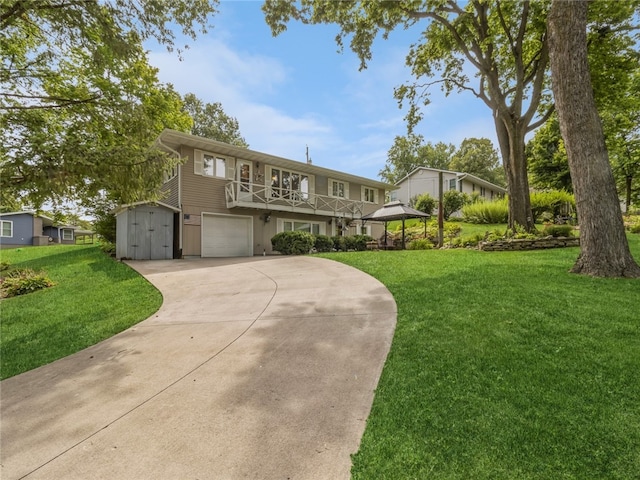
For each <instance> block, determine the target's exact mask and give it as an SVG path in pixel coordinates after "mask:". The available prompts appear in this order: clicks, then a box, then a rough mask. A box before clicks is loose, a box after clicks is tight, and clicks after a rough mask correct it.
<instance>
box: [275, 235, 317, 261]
mask: <svg viewBox="0 0 640 480" xmlns="http://www.w3.org/2000/svg"><path fill="white" fill-rule="evenodd" d="M313 244H314V238H313V235H311V234H310V233H308V232H299V231H288V232H280V233H277V234H275V235H274V236H273V237H272V238H271V245H272V246H273V249H274V250H275V251H277V252H280V253H281V254H283V255H305V254H307V253H309V252H310V251H311V249H312V248H313Z"/></svg>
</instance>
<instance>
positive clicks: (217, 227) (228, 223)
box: [201, 213, 253, 257]
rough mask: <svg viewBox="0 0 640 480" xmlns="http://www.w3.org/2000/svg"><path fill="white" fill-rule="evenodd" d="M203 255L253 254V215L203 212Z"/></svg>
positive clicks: (232, 255) (230, 255)
mask: <svg viewBox="0 0 640 480" xmlns="http://www.w3.org/2000/svg"><path fill="white" fill-rule="evenodd" d="M201 255H202V256H203V257H251V256H253V217H248V216H244V215H222V214H212V213H203V214H202V252H201Z"/></svg>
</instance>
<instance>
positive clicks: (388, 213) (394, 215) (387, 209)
mask: <svg viewBox="0 0 640 480" xmlns="http://www.w3.org/2000/svg"><path fill="white" fill-rule="evenodd" d="M407 218H431V215H429V214H428V213H424V212H421V211H419V210H416V209H415V208H411V207H407V206H406V205H405V204H404V203H402V202H400V201H395V202H389V203H386V204H385V205H383V206H382V208H379V209H378V210H376V211H375V212H373V213H369V214H367V215H363V217H362V219H361V220H362V221H363V222H367V221H372V222H384V245H385V248H386V247H387V223H388V222H392V221H394V220H402V249H403V250H404V248H405V241H404V221H405V219H407Z"/></svg>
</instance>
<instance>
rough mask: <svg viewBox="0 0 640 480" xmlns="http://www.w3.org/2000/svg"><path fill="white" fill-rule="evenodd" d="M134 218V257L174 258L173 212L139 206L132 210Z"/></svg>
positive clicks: (145, 258)
mask: <svg viewBox="0 0 640 480" xmlns="http://www.w3.org/2000/svg"><path fill="white" fill-rule="evenodd" d="M131 219H132V220H133V222H132V224H131V227H130V232H131V233H132V234H133V237H134V238H133V241H132V243H131V247H132V255H131V256H132V258H133V259H134V260H165V259H171V258H173V214H172V213H171V212H168V211H166V210H164V209H160V208H154V207H146V206H139V207H136V208H135V210H134V211H133V212H131Z"/></svg>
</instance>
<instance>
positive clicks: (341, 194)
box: [329, 180, 349, 198]
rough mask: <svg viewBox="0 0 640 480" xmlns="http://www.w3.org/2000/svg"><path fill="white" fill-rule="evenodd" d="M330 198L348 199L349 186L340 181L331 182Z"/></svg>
mask: <svg viewBox="0 0 640 480" xmlns="http://www.w3.org/2000/svg"><path fill="white" fill-rule="evenodd" d="M329 196H331V197H336V198H347V197H348V196H349V184H348V183H346V182H341V181H340V180H329Z"/></svg>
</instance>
